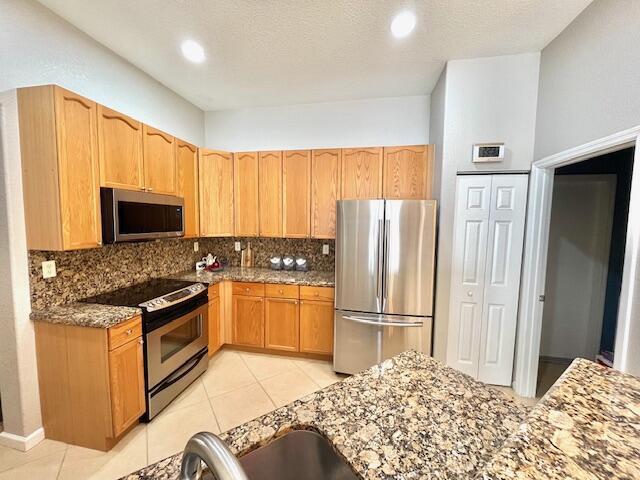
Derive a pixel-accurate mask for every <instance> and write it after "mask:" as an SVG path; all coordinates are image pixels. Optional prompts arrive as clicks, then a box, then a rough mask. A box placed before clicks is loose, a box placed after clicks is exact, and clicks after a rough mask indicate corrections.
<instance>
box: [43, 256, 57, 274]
mask: <svg viewBox="0 0 640 480" xmlns="http://www.w3.org/2000/svg"><path fill="white" fill-rule="evenodd" d="M56 275H57V272H56V261H55V260H49V261H48V262H42V278H53V277H55V276H56Z"/></svg>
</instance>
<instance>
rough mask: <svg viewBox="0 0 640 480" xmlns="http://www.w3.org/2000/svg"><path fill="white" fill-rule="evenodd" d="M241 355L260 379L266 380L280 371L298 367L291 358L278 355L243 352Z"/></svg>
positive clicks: (288, 370)
mask: <svg viewBox="0 0 640 480" xmlns="http://www.w3.org/2000/svg"><path fill="white" fill-rule="evenodd" d="M240 357H242V359H243V360H244V361H245V363H246V364H247V367H249V370H251V373H253V375H254V376H255V377H256V378H257V379H258V380H264V379H265V378H269V377H273V376H275V375H278V374H279V373H284V372H290V371H291V370H295V368H296V366H295V364H294V363H293V361H292V360H291V359H290V358H287V357H279V356H277V355H265V354H261V353H248V352H241V353H240Z"/></svg>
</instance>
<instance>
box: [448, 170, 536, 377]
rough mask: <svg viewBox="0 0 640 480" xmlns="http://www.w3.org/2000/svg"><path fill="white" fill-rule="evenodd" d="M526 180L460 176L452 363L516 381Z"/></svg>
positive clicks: (479, 373)
mask: <svg viewBox="0 0 640 480" xmlns="http://www.w3.org/2000/svg"><path fill="white" fill-rule="evenodd" d="M527 185H528V176H527V175H463V176H459V177H458V179H457V186H456V212H455V220H454V223H455V227H454V239H453V258H452V277H451V293H450V295H451V304H450V317H449V318H450V321H449V335H448V345H447V363H448V364H449V365H451V366H452V367H454V368H457V369H458V370H460V371H462V372H464V373H466V374H468V375H471V376H472V377H474V378H476V379H478V380H481V381H483V382H485V383H491V384H497V385H510V384H511V376H512V369H513V352H514V348H515V334H516V325H517V314H518V312H517V310H518V298H519V290H520V269H521V265H522V247H523V238H524V221H525V215H526V202H527Z"/></svg>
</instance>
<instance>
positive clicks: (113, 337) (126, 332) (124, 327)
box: [107, 317, 142, 350]
mask: <svg viewBox="0 0 640 480" xmlns="http://www.w3.org/2000/svg"><path fill="white" fill-rule="evenodd" d="M107 332H108V334H109V350H113V349H114V348H118V347H120V346H121V345H124V344H125V343H127V342H130V341H131V340H133V339H135V338H138V337H141V336H142V320H141V319H140V317H134V318H132V319H131V320H128V321H126V322H124V323H121V324H120V325H116V326H114V327H111V328H109V329H108V330H107Z"/></svg>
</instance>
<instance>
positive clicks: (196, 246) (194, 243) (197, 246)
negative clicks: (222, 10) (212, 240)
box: [193, 242, 200, 252]
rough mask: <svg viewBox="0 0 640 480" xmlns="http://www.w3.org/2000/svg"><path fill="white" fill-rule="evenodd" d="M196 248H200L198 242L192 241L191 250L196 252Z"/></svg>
mask: <svg viewBox="0 0 640 480" xmlns="http://www.w3.org/2000/svg"><path fill="white" fill-rule="evenodd" d="M198 250H200V245H198V242H193V251H194V252H197V251H198Z"/></svg>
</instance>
